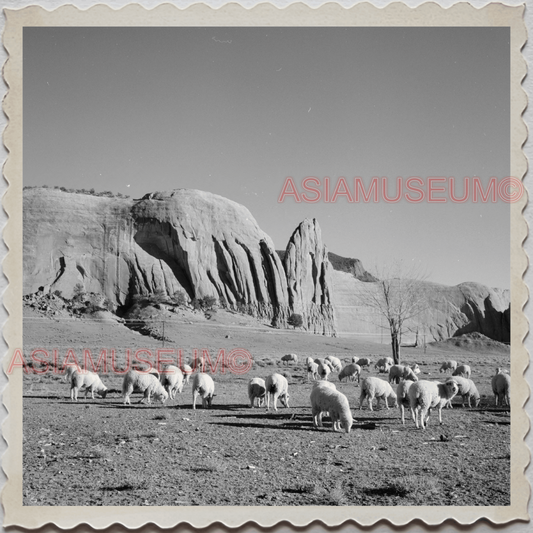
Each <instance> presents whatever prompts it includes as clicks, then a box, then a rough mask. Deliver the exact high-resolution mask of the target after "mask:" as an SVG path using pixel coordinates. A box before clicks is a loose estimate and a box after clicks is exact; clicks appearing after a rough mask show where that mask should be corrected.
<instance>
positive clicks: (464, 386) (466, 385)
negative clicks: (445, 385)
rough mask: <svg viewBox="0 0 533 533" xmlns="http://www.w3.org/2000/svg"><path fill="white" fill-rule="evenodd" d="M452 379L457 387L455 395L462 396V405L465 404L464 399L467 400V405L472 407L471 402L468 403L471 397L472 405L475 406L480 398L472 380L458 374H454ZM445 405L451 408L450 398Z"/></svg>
mask: <svg viewBox="0 0 533 533" xmlns="http://www.w3.org/2000/svg"><path fill="white" fill-rule="evenodd" d="M453 379H454V380H455V381H456V382H457V386H458V387H459V391H458V392H457V396H462V398H463V407H464V406H465V400H468V407H472V404H471V403H470V401H471V399H473V400H474V407H477V406H478V405H479V402H480V401H481V399H480V397H479V392H478V390H477V387H476V385H475V384H474V382H473V381H472V380H471V379H468V378H463V377H460V376H455V377H454V378H453ZM446 407H449V408H450V409H453V406H452V401H451V400H448V402H447V403H446Z"/></svg>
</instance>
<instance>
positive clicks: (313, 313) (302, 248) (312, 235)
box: [283, 218, 336, 335]
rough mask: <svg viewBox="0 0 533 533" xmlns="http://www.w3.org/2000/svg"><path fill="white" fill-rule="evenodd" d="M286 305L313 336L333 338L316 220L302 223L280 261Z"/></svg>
mask: <svg viewBox="0 0 533 533" xmlns="http://www.w3.org/2000/svg"><path fill="white" fill-rule="evenodd" d="M283 266H284V267H285V272H286V274H287V289H288V294H289V305H290V307H291V310H292V312H293V313H297V314H299V315H301V316H302V318H303V327H304V328H305V329H307V330H308V331H312V332H313V333H321V334H323V335H335V334H336V329H335V315H334V312H333V305H332V301H331V289H332V281H331V273H330V271H331V265H330V263H329V260H328V252H327V248H326V246H324V244H323V243H322V232H321V230H320V226H319V224H318V222H317V220H316V219H313V220H311V219H308V218H307V219H305V220H304V221H303V222H302V223H301V224H300V225H299V226H298V227H297V228H296V230H295V231H294V233H293V234H292V236H291V238H290V240H289V243H288V244H287V248H286V250H285V257H284V259H283Z"/></svg>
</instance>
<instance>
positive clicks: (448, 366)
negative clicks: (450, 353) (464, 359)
mask: <svg viewBox="0 0 533 533" xmlns="http://www.w3.org/2000/svg"><path fill="white" fill-rule="evenodd" d="M456 368H457V361H445V362H444V363H442V366H441V367H440V369H439V372H448V370H451V371H452V372H453V371H454V370H455V369H456Z"/></svg>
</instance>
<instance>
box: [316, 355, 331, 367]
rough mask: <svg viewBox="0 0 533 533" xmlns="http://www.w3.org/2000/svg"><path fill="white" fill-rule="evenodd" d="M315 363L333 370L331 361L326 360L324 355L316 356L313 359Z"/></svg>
mask: <svg viewBox="0 0 533 533" xmlns="http://www.w3.org/2000/svg"><path fill="white" fill-rule="evenodd" d="M315 363H316V364H317V365H319V366H320V365H323V366H328V367H329V369H330V370H333V366H332V365H331V362H330V361H328V360H327V359H325V358H324V357H317V358H316V359H315Z"/></svg>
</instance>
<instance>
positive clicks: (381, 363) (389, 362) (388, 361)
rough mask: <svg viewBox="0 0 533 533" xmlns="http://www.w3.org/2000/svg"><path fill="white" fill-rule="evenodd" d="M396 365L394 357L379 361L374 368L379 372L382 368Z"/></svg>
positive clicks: (383, 358)
mask: <svg viewBox="0 0 533 533" xmlns="http://www.w3.org/2000/svg"><path fill="white" fill-rule="evenodd" d="M393 364H394V361H393V359H392V357H382V358H381V359H378V362H377V363H376V364H375V365H374V368H375V369H376V370H379V369H380V368H381V367H384V366H386V365H389V366H392V365H393Z"/></svg>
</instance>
